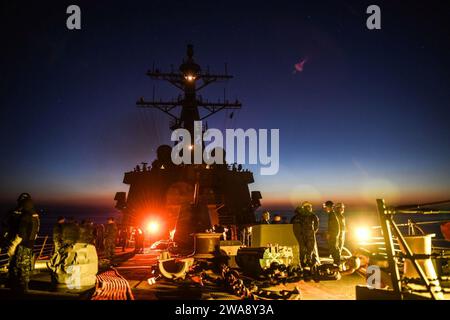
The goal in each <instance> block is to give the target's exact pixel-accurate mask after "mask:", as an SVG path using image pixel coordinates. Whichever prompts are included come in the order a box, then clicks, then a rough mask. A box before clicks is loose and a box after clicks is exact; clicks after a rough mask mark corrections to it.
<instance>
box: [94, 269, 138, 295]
mask: <svg viewBox="0 0 450 320" xmlns="http://www.w3.org/2000/svg"><path fill="white" fill-rule="evenodd" d="M91 300H134V296H133V292H132V291H131V287H130V284H129V283H128V281H127V280H126V279H125V278H124V277H122V276H121V275H120V274H119V272H118V271H117V270H116V269H114V268H111V269H110V270H108V271H105V272H103V273H100V274H98V275H97V283H96V285H95V292H94V294H93V296H92V298H91Z"/></svg>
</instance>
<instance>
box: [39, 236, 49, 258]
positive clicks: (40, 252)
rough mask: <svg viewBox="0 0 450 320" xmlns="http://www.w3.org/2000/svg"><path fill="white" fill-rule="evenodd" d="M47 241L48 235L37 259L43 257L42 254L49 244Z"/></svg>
mask: <svg viewBox="0 0 450 320" xmlns="http://www.w3.org/2000/svg"><path fill="white" fill-rule="evenodd" d="M47 239H48V235H47V236H45V238H44V243H43V244H42V247H41V251H39V255H38V257H37V259H39V258H40V257H41V256H42V252H43V251H44V248H45V245H46V244H47Z"/></svg>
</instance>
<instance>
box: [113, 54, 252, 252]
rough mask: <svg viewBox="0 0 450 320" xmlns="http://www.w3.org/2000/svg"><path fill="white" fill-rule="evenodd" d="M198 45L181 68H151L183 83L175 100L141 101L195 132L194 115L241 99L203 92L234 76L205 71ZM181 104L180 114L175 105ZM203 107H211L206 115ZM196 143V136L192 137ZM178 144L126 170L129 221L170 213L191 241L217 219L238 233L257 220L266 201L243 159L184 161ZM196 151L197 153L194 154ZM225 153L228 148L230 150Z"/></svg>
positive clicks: (120, 203)
mask: <svg viewBox="0 0 450 320" xmlns="http://www.w3.org/2000/svg"><path fill="white" fill-rule="evenodd" d="M193 55H194V52H193V46H192V45H188V46H187V56H186V58H185V59H184V60H183V63H182V64H181V65H180V67H179V70H178V72H173V71H172V72H169V73H165V72H161V71H159V70H158V69H155V68H153V69H152V70H150V71H148V72H147V75H148V76H149V77H150V78H152V79H157V80H164V81H167V82H169V83H170V84H172V85H173V86H175V87H176V88H178V89H179V90H181V91H182V92H183V95H181V96H179V98H178V99H176V100H173V101H161V100H160V101H156V100H152V101H145V100H144V99H143V98H140V100H139V101H138V102H137V103H136V104H137V106H138V107H140V108H155V109H158V110H160V111H162V112H164V113H166V114H167V115H169V116H170V117H171V118H172V122H171V123H170V129H171V130H175V129H178V128H183V129H186V130H188V131H189V132H190V134H191V137H192V139H193V137H194V121H200V120H204V119H206V118H208V117H209V116H211V115H213V114H215V113H217V112H220V111H222V110H225V109H239V108H241V103H240V102H239V101H237V100H236V101H234V102H229V101H228V100H225V99H224V101H218V102H208V101H206V100H203V99H202V98H201V97H200V96H199V95H198V92H199V91H200V90H201V89H203V88H205V87H206V86H208V85H210V84H212V83H215V82H217V81H220V80H228V79H231V78H232V76H231V75H228V72H227V71H226V70H225V74H212V73H210V72H209V70H207V71H203V70H202V68H201V67H200V66H199V65H198V64H197V63H196V62H195V61H194V58H193ZM177 107H181V112H180V113H179V115H177V114H174V113H173V111H174V110H175V109H176V108H177ZM199 109H202V110H203V112H206V114H205V115H203V116H201V115H200V112H199ZM192 146H194V141H192ZM171 152H172V147H171V146H169V145H161V146H159V147H158V149H157V158H156V159H155V160H154V161H153V162H152V163H151V165H150V166H148V165H147V163H142V165H137V166H136V167H135V168H134V170H133V171H130V172H126V173H125V176H124V179H123V182H124V183H125V184H128V185H129V186H130V187H129V191H128V194H126V193H125V192H117V193H116V196H115V200H116V208H117V209H119V210H120V211H121V212H122V213H123V222H124V224H125V225H129V226H139V225H140V224H141V223H142V221H144V220H145V219H146V217H147V216H148V215H149V214H152V215H155V214H156V215H158V216H159V217H160V218H161V219H164V222H165V224H166V226H168V228H169V229H171V228H175V229H176V232H175V241H176V242H177V244H178V245H180V246H185V247H190V246H191V243H192V237H191V236H190V234H192V233H195V232H204V231H205V230H207V229H210V228H211V227H212V226H214V225H221V226H227V227H228V228H230V230H232V232H231V234H232V235H233V238H235V239H236V238H237V234H238V232H239V228H240V226H244V225H250V224H253V223H254V222H255V210H256V209H257V208H258V207H259V206H260V199H261V194H260V192H259V191H250V190H249V186H248V185H249V184H250V183H253V182H254V177H253V173H252V172H250V171H248V170H243V169H242V165H237V164H231V165H229V164H227V163H226V162H225V159H224V162H223V164H212V165H207V164H206V163H202V164H180V165H175V164H174V163H173V162H172V160H171ZM191 156H193V155H191ZM224 158H225V154H224Z"/></svg>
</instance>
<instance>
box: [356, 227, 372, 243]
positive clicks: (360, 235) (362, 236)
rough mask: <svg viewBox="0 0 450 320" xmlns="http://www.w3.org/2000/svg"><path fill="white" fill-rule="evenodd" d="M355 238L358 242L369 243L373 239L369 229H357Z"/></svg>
mask: <svg viewBox="0 0 450 320" xmlns="http://www.w3.org/2000/svg"><path fill="white" fill-rule="evenodd" d="M355 238H356V240H357V241H358V242H368V241H369V240H370V238H371V232H370V229H369V228H368V227H357V228H356V229H355Z"/></svg>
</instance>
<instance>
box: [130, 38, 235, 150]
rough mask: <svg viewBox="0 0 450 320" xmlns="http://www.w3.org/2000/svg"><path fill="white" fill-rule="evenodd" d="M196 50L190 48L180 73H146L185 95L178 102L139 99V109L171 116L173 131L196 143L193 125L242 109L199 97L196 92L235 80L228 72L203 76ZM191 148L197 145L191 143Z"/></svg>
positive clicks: (154, 71)
mask: <svg viewBox="0 0 450 320" xmlns="http://www.w3.org/2000/svg"><path fill="white" fill-rule="evenodd" d="M193 56H194V49H193V46H192V45H191V44H189V45H188V46H187V57H186V58H185V59H184V61H183V63H182V64H181V65H180V67H179V72H173V71H172V72H169V73H165V72H161V71H159V70H158V69H155V68H154V67H153V68H152V70H149V71H148V72H147V75H148V76H149V77H150V78H152V79H156V80H165V81H167V82H169V83H170V84H172V85H173V86H175V87H176V88H178V89H180V90H181V91H183V93H184V95H183V96H182V97H181V96H180V97H179V98H178V99H177V100H172V101H162V100H159V101H156V100H151V101H146V100H144V98H140V100H139V101H137V102H136V105H137V106H138V107H140V108H154V109H158V110H160V111H162V112H164V113H166V114H168V115H169V116H170V117H171V118H172V119H173V121H172V123H171V126H170V129H171V130H175V129H178V128H184V129H186V130H188V131H189V133H190V134H191V139H194V121H199V120H203V119H206V118H208V117H209V116H211V115H213V114H215V113H217V112H219V111H221V110H224V109H240V108H241V103H240V102H239V101H238V100H236V101H234V102H229V101H228V100H225V99H224V101H220V100H219V101H217V102H209V101H207V100H203V99H202V98H200V97H199V96H198V95H197V92H198V91H200V90H201V89H203V88H205V87H207V86H208V85H210V84H211V83H214V82H216V81H219V80H228V79H231V78H233V76H231V75H229V74H228V73H227V71H226V70H225V74H211V73H209V70H208V71H206V72H203V71H202V69H201V68H200V66H199V65H198V64H197V63H195V61H194V58H193ZM177 107H181V112H180V115H179V116H177V115H175V114H174V113H173V111H174V109H175V108H177ZM199 108H203V109H204V110H206V111H207V113H206V114H205V115H203V116H201V115H200V112H199ZM192 144H194V142H193V141H192Z"/></svg>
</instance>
